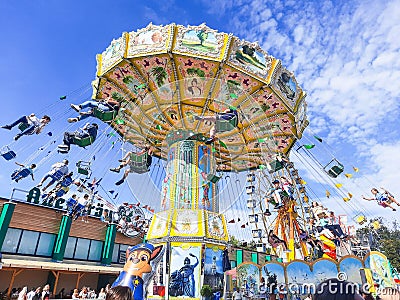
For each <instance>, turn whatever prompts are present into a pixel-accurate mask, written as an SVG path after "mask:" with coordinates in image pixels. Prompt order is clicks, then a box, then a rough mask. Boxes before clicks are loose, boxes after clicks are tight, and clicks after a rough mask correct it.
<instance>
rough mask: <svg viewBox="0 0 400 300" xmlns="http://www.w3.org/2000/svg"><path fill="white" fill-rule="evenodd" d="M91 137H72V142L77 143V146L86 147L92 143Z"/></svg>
mask: <svg viewBox="0 0 400 300" xmlns="http://www.w3.org/2000/svg"><path fill="white" fill-rule="evenodd" d="M93 142H94V141H93V139H92V137H91V136H88V137H84V138H79V137H76V136H75V137H74V140H73V144H75V145H78V146H79V147H86V146H89V145H91V144H92V143H93Z"/></svg>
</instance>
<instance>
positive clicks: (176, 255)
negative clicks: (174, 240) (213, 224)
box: [168, 246, 201, 299]
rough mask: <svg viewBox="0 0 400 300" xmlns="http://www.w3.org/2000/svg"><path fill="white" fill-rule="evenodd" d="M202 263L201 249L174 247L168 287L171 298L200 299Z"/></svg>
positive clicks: (196, 247)
mask: <svg viewBox="0 0 400 300" xmlns="http://www.w3.org/2000/svg"><path fill="white" fill-rule="evenodd" d="M182 260H183V261H182ZM200 261H201V248H200V247H198V246H188V247H185V248H183V247H178V246H173V247H172V249H171V259H170V268H171V273H170V278H169V286H168V294H169V296H170V298H173V299H174V298H175V297H179V296H184V297H189V298H199V297H200V268H201V266H200Z"/></svg>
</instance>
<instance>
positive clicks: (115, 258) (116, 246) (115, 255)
mask: <svg viewBox="0 0 400 300" xmlns="http://www.w3.org/2000/svg"><path fill="white" fill-rule="evenodd" d="M118 255H119V244H114V250H113V256H112V262H113V263H118Z"/></svg>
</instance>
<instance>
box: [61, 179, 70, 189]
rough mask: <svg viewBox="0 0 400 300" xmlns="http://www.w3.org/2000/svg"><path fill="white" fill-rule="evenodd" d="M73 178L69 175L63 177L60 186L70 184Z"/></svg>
mask: <svg viewBox="0 0 400 300" xmlns="http://www.w3.org/2000/svg"><path fill="white" fill-rule="evenodd" d="M72 182H73V180H72V178H71V177H66V178H64V180H63V181H62V182H61V186H63V187H67V186H70V185H71V184H72Z"/></svg>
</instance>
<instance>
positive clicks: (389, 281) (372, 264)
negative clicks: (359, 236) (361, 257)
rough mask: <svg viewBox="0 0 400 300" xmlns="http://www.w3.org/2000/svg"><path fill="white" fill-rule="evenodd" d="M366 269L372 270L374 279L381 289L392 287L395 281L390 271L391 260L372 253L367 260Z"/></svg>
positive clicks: (378, 253)
mask: <svg viewBox="0 0 400 300" xmlns="http://www.w3.org/2000/svg"><path fill="white" fill-rule="evenodd" d="M365 267H366V268H369V269H371V271H372V278H373V280H374V282H375V283H377V284H378V285H379V287H380V288H384V287H392V286H393V285H394V279H393V276H392V273H391V271H390V265H389V260H388V259H387V257H386V256H385V255H383V254H382V253H380V252H376V251H372V252H370V255H369V256H368V257H367V259H366V260H365Z"/></svg>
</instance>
